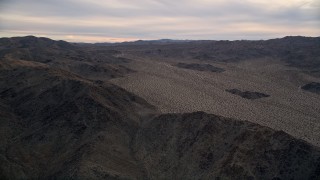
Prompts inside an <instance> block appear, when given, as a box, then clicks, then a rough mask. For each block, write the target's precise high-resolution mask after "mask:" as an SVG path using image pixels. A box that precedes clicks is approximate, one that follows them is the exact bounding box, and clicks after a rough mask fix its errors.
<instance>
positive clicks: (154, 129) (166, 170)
mask: <svg viewBox="0 0 320 180" xmlns="http://www.w3.org/2000/svg"><path fill="white" fill-rule="evenodd" d="M135 149H136V155H137V157H138V159H140V160H141V161H143V163H144V165H145V168H146V171H147V172H148V175H149V178H150V179H215V178H221V179H273V178H280V179H318V178H320V151H319V148H316V147H314V146H311V145H309V144H307V143H306V142H304V141H301V140H297V139H294V138H292V137H291V136H289V135H288V134H286V133H284V132H282V131H274V130H272V129H270V128H267V127H262V126H259V125H256V124H253V123H249V122H245V121H235V120H232V119H229V118H224V117H221V116H216V115H209V114H206V113H203V112H195V113H188V114H166V115H161V116H159V117H157V118H155V119H153V120H152V121H150V122H149V123H147V124H146V125H145V126H144V127H143V128H142V129H141V130H140V131H139V132H138V135H137V138H136V148H135Z"/></svg>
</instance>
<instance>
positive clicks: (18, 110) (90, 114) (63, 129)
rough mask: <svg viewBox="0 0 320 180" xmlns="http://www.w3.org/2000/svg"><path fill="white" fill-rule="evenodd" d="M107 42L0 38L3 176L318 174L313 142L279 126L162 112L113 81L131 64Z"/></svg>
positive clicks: (0, 166)
mask: <svg viewBox="0 0 320 180" xmlns="http://www.w3.org/2000/svg"><path fill="white" fill-rule="evenodd" d="M109 48H110V47H108V48H105V47H96V45H94V46H90V45H77V44H70V43H68V42H64V41H53V40H50V39H47V38H36V37H19V38H2V39H0V54H1V57H0V58H1V59H0V123H1V126H0V128H1V129H0V132H1V134H0V137H1V141H0V147H1V148H0V178H1V179H21V178H22V179H65V178H72V179H212V178H221V179H248V178H249V179H261V178H262V179H272V178H274V179H291V178H293V179H301V178H302V179H317V178H320V149H319V147H317V146H314V145H312V144H309V143H308V142H305V141H303V140H299V139H297V138H295V137H292V136H291V135H288V134H286V133H285V132H283V131H278V130H273V129H270V128H268V127H264V126H261V125H258V124H254V123H251V122H247V121H239V120H236V119H232V118H225V117H222V116H217V115H213V114H207V113H204V112H195V113H184V114H161V113H160V111H159V109H158V107H156V106H155V105H154V104H153V105H151V104H150V103H149V102H147V101H146V100H144V99H143V98H141V97H139V96H137V95H135V94H133V93H131V92H128V91H127V90H125V89H123V88H121V87H119V86H117V85H114V84H113V83H111V81H110V79H111V78H115V77H118V78H120V77H125V76H128V75H129V74H128V73H130V74H135V73H137V72H136V70H131V68H130V63H131V62H132V61H134V60H131V59H129V58H125V57H121V56H120V55H121V54H122V53H126V52H127V51H125V52H124V51H121V48H123V47H121V48H119V47H115V48H114V49H109ZM133 53H136V52H133ZM82 66H85V67H87V66H88V67H90V68H83V69H82V68H81V67H82ZM92 67H93V68H92ZM94 67H96V68H94ZM99 68H102V69H99ZM222 73H223V72H222ZM120 79H121V78H120Z"/></svg>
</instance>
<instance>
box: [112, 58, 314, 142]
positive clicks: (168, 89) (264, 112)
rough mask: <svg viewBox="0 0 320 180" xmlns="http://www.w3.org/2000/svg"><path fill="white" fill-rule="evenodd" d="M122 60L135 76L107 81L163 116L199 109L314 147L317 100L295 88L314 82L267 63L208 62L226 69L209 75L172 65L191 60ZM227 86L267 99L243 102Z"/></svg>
mask: <svg viewBox="0 0 320 180" xmlns="http://www.w3.org/2000/svg"><path fill="white" fill-rule="evenodd" d="M125 56H127V57H128V58H130V59H134V60H135V61H133V62H132V63H130V64H128V67H130V68H132V69H134V70H136V71H137V73H133V74H130V75H128V76H126V77H123V78H116V79H113V80H111V81H112V82H113V83H115V84H117V85H119V86H121V87H123V88H125V89H126V90H128V91H131V92H133V93H135V94H137V95H138V96H141V97H143V98H145V99H146V100H147V101H148V102H149V103H151V104H152V105H155V106H156V107H158V108H159V110H160V111H161V112H163V113H173V112H179V113H182V112H193V111H205V112H208V113H214V114H217V115H222V116H226V117H231V118H236V119H241V120H247V121H251V122H255V123H258V124H261V125H264V126H268V127H271V128H273V129H276V130H283V131H285V132H287V133H289V134H291V135H293V136H295V137H297V138H301V139H304V140H306V141H308V142H310V143H312V144H314V145H317V146H320V133H319V132H320V96H319V95H317V94H314V93H310V92H306V91H303V90H301V89H300V87H301V86H303V85H304V84H306V83H308V82H312V81H315V82H319V81H320V79H317V78H314V77H311V76H308V75H306V74H303V73H300V72H299V71H298V70H297V69H295V68H292V67H288V66H285V65H284V64H282V63H280V62H279V61H277V60H272V59H257V60H248V61H242V62H240V63H211V64H212V65H214V66H216V67H221V68H223V69H225V70H226V71H225V72H223V73H213V72H200V71H194V70H188V69H182V68H178V67H175V66H174V64H175V63H177V62H187V63H199V62H196V61H193V60H192V61H190V60H170V61H168V60H163V59H156V58H155V59H152V60H150V59H144V58H143V57H133V56H130V55H125ZM206 63H207V62H206ZM232 88H236V89H239V90H242V91H257V92H261V93H266V94H269V95H270V97H267V98H261V99H256V100H249V99H244V98H241V97H240V96H237V95H233V94H231V93H228V92H226V91H225V90H226V89H232Z"/></svg>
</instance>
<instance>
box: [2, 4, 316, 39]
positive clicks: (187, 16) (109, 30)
mask: <svg viewBox="0 0 320 180" xmlns="http://www.w3.org/2000/svg"><path fill="white" fill-rule="evenodd" d="M25 35H35V36H46V37H49V38H52V39H63V40H67V41H75V42H111V41H131V40H136V39H162V38H170V39H216V40H220V39H229V40H234V39H268V38H275V37H283V36H287V35H303V36H320V0H224V1H223V0H0V37H11V36H25Z"/></svg>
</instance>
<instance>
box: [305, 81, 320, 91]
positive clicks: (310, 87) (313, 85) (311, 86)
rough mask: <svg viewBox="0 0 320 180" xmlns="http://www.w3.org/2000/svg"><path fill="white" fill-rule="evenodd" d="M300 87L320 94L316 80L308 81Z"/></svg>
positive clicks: (319, 86)
mask: <svg viewBox="0 0 320 180" xmlns="http://www.w3.org/2000/svg"><path fill="white" fill-rule="evenodd" d="M301 89H303V90H306V91H309V92H312V93H317V94H320V83H317V82H312V83H308V84H306V85H304V86H302V87H301Z"/></svg>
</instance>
